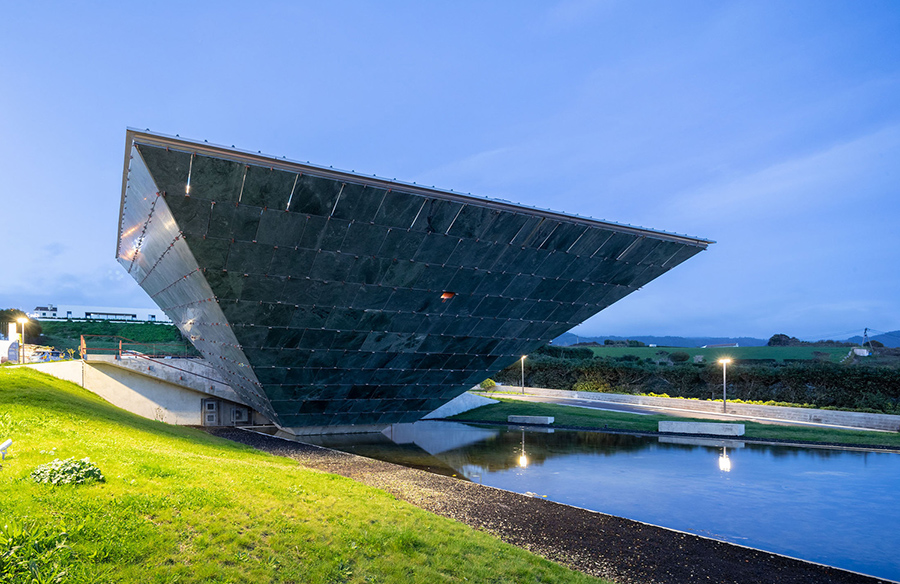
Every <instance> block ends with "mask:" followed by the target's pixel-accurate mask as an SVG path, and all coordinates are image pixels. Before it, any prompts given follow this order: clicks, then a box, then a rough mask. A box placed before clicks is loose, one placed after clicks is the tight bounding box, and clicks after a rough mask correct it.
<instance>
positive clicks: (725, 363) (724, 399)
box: [719, 357, 731, 414]
mask: <svg viewBox="0 0 900 584" xmlns="http://www.w3.org/2000/svg"><path fill="white" fill-rule="evenodd" d="M719 363H721V364H722V413H723V414H724V413H726V411H727V410H726V406H727V405H728V397H727V396H726V390H725V388H726V385H725V371H726V370H727V369H728V364H729V363H731V359H729V358H727V357H726V358H724V359H719Z"/></svg>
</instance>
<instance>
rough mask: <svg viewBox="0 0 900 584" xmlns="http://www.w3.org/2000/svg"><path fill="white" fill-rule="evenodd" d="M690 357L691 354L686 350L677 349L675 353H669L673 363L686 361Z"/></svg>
mask: <svg viewBox="0 0 900 584" xmlns="http://www.w3.org/2000/svg"><path fill="white" fill-rule="evenodd" d="M690 358H691V356H690V355H689V354H688V353H685V352H684V351H675V352H674V353H672V354H671V355H669V359H671V360H672V362H673V363H684V362H685V361H687V360H688V359H690Z"/></svg>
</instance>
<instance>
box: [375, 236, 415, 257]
mask: <svg viewBox="0 0 900 584" xmlns="http://www.w3.org/2000/svg"><path fill="white" fill-rule="evenodd" d="M424 239H425V234H424V233H421V232H416V231H407V230H405V229H397V228H393V229H390V230H389V231H388V232H387V234H386V235H385V237H384V240H383V241H382V243H381V248H380V249H379V250H378V252H377V253H376V254H375V255H378V256H381V257H385V258H391V259H398V260H407V259H409V258H412V257H413V256H415V254H416V251H417V250H418V249H419V246H421V245H422V241H424Z"/></svg>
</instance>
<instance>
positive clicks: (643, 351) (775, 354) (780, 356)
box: [590, 347, 850, 363]
mask: <svg viewBox="0 0 900 584" xmlns="http://www.w3.org/2000/svg"><path fill="white" fill-rule="evenodd" d="M590 349H591V350H593V351H594V354H595V355H597V356H598V357H623V356H625V355H636V356H638V357H640V358H641V359H654V360H655V359H657V358H658V357H657V353H658V352H660V351H666V352H668V353H674V352H676V351H683V352H685V353H687V354H688V355H690V356H691V357H692V358H693V357H694V355H703V358H704V360H705V361H707V362H709V361H715V360H717V359H720V358H722V357H730V358H732V359H738V360H740V359H775V360H776V361H784V360H785V359H816V358H817V355H815V354H814V353H816V352H818V353H824V354H826V355H828V359H829V360H830V361H832V362H834V363H838V362H840V360H841V359H843V358H844V357H846V356H847V353H849V352H850V349H849V348H846V347H719V348H714V349H699V348H690V347H590Z"/></svg>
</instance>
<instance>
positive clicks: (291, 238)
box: [256, 209, 306, 247]
mask: <svg viewBox="0 0 900 584" xmlns="http://www.w3.org/2000/svg"><path fill="white" fill-rule="evenodd" d="M305 225H306V215H300V214H298V213H290V212H288V211H277V210H272V209H268V210H265V211H263V212H262V214H261V215H260V217H259V229H258V231H257V234H256V241H257V242H258V243H270V244H272V245H277V246H279V247H296V246H297V245H299V243H300V237H301V236H302V235H303V228H304V226H305Z"/></svg>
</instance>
